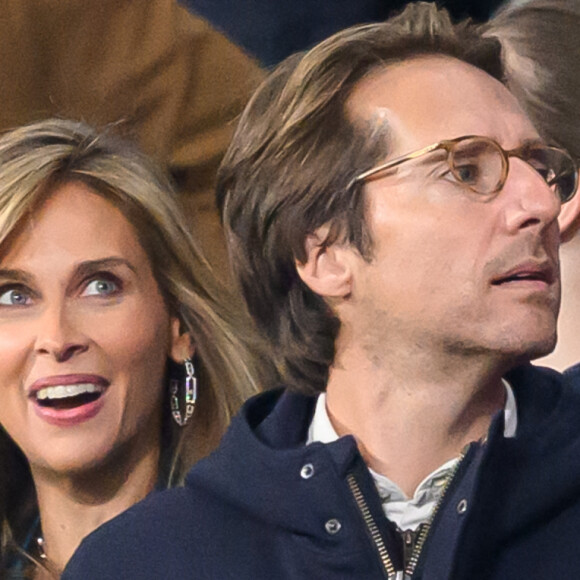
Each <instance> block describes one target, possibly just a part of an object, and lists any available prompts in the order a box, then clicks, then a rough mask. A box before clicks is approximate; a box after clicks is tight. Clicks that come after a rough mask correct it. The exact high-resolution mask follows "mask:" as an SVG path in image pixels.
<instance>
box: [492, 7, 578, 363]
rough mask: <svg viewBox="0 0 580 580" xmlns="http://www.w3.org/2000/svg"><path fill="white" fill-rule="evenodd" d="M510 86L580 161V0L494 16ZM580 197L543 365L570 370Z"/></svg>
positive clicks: (568, 225) (565, 215)
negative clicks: (554, 333) (552, 345)
mask: <svg viewBox="0 0 580 580" xmlns="http://www.w3.org/2000/svg"><path fill="white" fill-rule="evenodd" d="M486 28H487V29H488V32H487V33H488V34H490V35H493V36H497V37H498V38H499V39H500V40H501V43H502V51H503V58H504V61H505V64H506V74H507V78H508V86H509V88H510V90H511V91H512V92H513V93H514V94H515V95H516V96H517V98H518V99H519V101H520V102H521V104H522V105H523V107H524V108H525V110H526V112H527V113H528V115H529V117H530V118H531V119H532V121H533V122H534V124H535V125H536V127H537V129H538V130H539V131H540V133H541V134H542V135H543V136H544V138H545V139H546V140H548V141H550V142H553V143H556V144H558V145H561V146H562V147H564V148H566V149H567V150H568V151H569V152H570V153H571V154H572V156H573V157H574V158H575V159H576V160H577V161H578V160H580V0H515V1H514V2H508V3H507V4H506V5H505V6H504V7H502V9H501V10H500V11H499V12H498V13H497V14H496V15H495V16H494V17H493V18H492V20H491V21H490V22H489V24H488V25H486ZM579 214H580V196H579V195H576V197H575V198H573V199H572V200H571V201H570V202H569V203H567V204H565V205H563V206H562V212H561V214H560V218H559V221H560V229H561V235H562V241H563V245H562V246H561V249H560V261H561V269H562V307H561V310H560V317H559V321H558V344H557V346H556V350H555V351H554V352H553V353H552V354H551V355H549V356H547V357H545V358H543V359H540V360H539V361H536V362H537V363H538V364H545V365H547V366H552V367H554V368H557V369H559V370H564V369H566V368H567V367H570V366H571V365H574V364H577V363H578V362H579V361H580V334H579V332H578V321H579V320H580V233H579V231H580V217H579Z"/></svg>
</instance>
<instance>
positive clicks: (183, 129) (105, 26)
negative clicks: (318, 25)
mask: <svg viewBox="0 0 580 580" xmlns="http://www.w3.org/2000/svg"><path fill="white" fill-rule="evenodd" d="M0 14H1V15H2V18H0V54H1V55H2V58H1V59H0V102H2V107H0V131H1V130H6V129H12V128H14V127H17V126H21V125H23V124H26V123H30V122H32V121H36V120H40V119H45V118H47V117H51V116H59V117H64V118H71V119H83V120H85V121H86V122H87V123H89V124H90V125H92V126H96V127H100V126H103V125H105V124H109V123H119V125H120V130H123V131H124V133H125V134H126V135H128V136H130V137H131V138H133V139H135V140H136V141H137V142H138V143H139V144H140V146H141V148H142V149H143V150H144V151H145V152H146V153H147V154H149V155H150V156H152V157H153V158H155V160H156V161H157V162H158V163H160V164H161V165H162V166H163V167H164V168H165V169H168V170H169V171H171V173H172V174H173V176H174V178H175V180H176V181H177V185H178V188H179V190H180V192H181V193H182V194H183V203H184V208H185V211H186V214H187V219H188V220H189V221H190V222H191V224H192V227H195V230H196V236H197V237H198V238H199V239H200V241H201V243H202V245H203V248H204V250H205V252H206V254H207V255H208V257H209V258H210V260H211V261H212V262H213V263H214V264H216V265H217V267H218V270H220V271H222V270H223V269H225V260H223V257H224V256H225V254H224V253H223V252H222V247H223V245H222V236H221V229H220V226H219V220H218V218H217V213H216V211H215V210H214V205H215V204H214V201H213V183H214V175H215V172H216V170H217V167H218V165H219V162H220V159H221V157H222V155H223V153H224V152H225V149H226V147H227V145H228V143H229V141H230V137H231V132H232V130H233V127H232V124H231V122H232V120H233V119H235V117H236V116H237V115H238V114H239V113H240V112H241V110H242V108H243V106H244V105H245V103H246V100H247V98H248V97H249V95H250V94H251V92H252V91H253V89H254V88H255V87H256V86H257V84H258V83H259V81H260V80H261V79H262V71H261V69H260V67H259V65H258V64H257V63H256V62H255V61H254V60H253V59H252V58H250V57H249V56H248V55H247V54H245V53H244V52H243V51H242V50H241V49H239V48H238V47H237V46H235V45H234V44H233V43H232V42H230V41H229V40H228V39H226V37H225V36H223V35H222V34H220V33H219V32H217V31H216V30H215V29H213V28H212V26H210V25H209V24H208V23H207V22H206V21H204V20H203V19H201V18H200V17H198V16H196V15H195V14H193V13H192V12H191V11H188V10H187V9H186V8H185V7H183V6H182V5H180V4H178V2H177V0H139V1H133V2H129V1H118V0H99V2H84V1H82V0H58V1H55V0H34V1H33V0H0Z"/></svg>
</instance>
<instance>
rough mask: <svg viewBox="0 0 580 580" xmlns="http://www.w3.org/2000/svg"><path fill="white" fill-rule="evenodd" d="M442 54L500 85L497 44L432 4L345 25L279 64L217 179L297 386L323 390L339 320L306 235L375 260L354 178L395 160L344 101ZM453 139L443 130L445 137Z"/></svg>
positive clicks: (261, 319) (241, 277)
mask: <svg viewBox="0 0 580 580" xmlns="http://www.w3.org/2000/svg"><path fill="white" fill-rule="evenodd" d="M423 55H444V56H450V57H453V58H457V59H460V60H462V61H465V62H467V63H469V64H472V65H474V66H476V67H478V68H480V69H482V70H484V71H485V72H487V73H489V74H490V75H492V76H493V77H495V78H498V79H501V78H502V76H503V74H502V66H501V60H500V50H499V44H498V43H497V42H496V41H495V40H493V39H484V38H482V37H481V36H480V35H479V33H478V32H477V30H476V29H475V28H474V27H473V26H471V25H470V24H469V23H463V24H460V25H454V24H453V23H452V22H451V20H450V18H449V15H448V13H447V12H446V11H444V10H439V9H437V7H436V6H435V5H434V4H429V3H417V4H411V5H409V6H408V7H407V8H406V9H405V10H404V12H402V13H401V14H400V15H399V16H396V17H394V18H392V19H390V20H388V21H386V22H384V23H380V24H370V25H362V26H357V27H354V28H350V29H347V30H344V31H342V32H340V33H338V34H336V35H334V36H332V37H330V38H329V39H327V40H326V41H324V42H322V43H321V44H319V45H318V46H316V47H314V48H313V49H312V50H310V51H309V52H307V53H305V54H299V55H295V56H293V57H290V58H289V59H288V60H286V61H285V62H283V63H282V64H281V65H279V67H278V68H276V69H275V70H274V71H273V72H272V73H271V74H270V76H269V77H268V78H267V79H266V81H265V82H264V83H263V84H262V85H261V87H260V88H259V89H258V91H257V92H256V93H255V94H254V96H253V98H252V100H251V101H250V103H249V104H248V106H247V107H246V110H245V111H244V113H243V115H242V117H241V120H240V122H239V125H238V127H237V130H236V133H235V135H234V138H233V141H232V144H231V146H230V148H229V151H228V153H227V154H226V157H225V159H224V161H223V163H222V166H221V168H220V171H219V173H218V186H217V199H218V205H219V207H220V211H221V213H222V219H223V223H224V226H225V229H226V236H227V241H228V246H229V252H230V259H231V263H232V267H233V270H234V274H235V276H236V278H237V279H238V281H239V283H240V285H241V289H242V291H243V294H244V296H245V299H246V301H247V304H248V308H249V311H250V313H251V315H252V316H253V317H254V319H255V320H256V322H257V324H258V326H259V327H260V328H261V329H262V330H263V331H264V332H265V333H266V334H267V336H268V338H269V340H270V342H271V345H272V348H273V350H274V353H275V356H276V360H277V363H278V365H279V368H280V370H281V371H282V375H283V377H284V379H285V381H286V383H287V385H288V386H289V387H291V388H294V389H297V390H301V391H302V392H307V393H317V392H320V391H322V390H324V388H325V386H326V382H327V378H328V369H329V366H330V365H331V363H332V361H333V358H334V342H335V339H336V336H337V333H338V330H339V327H340V322H339V321H338V320H337V319H336V317H335V316H334V315H333V313H332V311H331V310H330V308H329V306H328V305H327V304H326V302H325V301H324V300H323V299H322V298H321V297H320V296H319V295H317V294H315V293H314V292H312V291H311V290H310V289H309V288H308V287H307V286H306V285H305V284H304V283H303V282H302V280H301V279H300V277H299V276H298V274H297V271H296V266H295V264H296V261H298V262H304V261H305V260H306V254H305V246H304V244H305V239H306V236H307V235H308V234H311V233H313V232H315V231H316V230H317V229H318V228H319V227H320V226H323V225H326V226H328V228H329V234H328V237H327V239H326V241H325V244H331V243H332V242H334V241H337V240H340V241H344V242H345V243H349V244H352V245H353V246H354V247H355V248H357V250H358V251H359V252H360V253H361V255H362V256H363V257H364V258H366V259H369V260H370V259H372V239H371V238H370V236H369V233H368V231H367V228H366V226H365V219H364V214H365V207H364V187H362V186H355V187H349V183H350V182H351V180H352V179H353V178H354V177H355V176H356V175H358V174H359V173H361V172H362V171H365V170H367V169H369V168H370V167H372V166H373V165H375V164H376V163H377V162H378V161H379V160H382V159H384V158H385V156H386V155H387V154H388V128H387V138H385V135H384V134H383V133H381V134H380V135H378V134H377V135H375V136H372V135H370V133H371V131H369V130H368V129H367V128H366V127H364V126H357V124H355V123H353V121H352V120H349V118H348V116H347V114H346V111H345V104H346V102H347V100H348V98H349V96H350V94H351V93H352V90H353V88H354V87H355V86H356V84H357V83H358V82H359V81H360V80H361V79H362V78H363V77H365V76H366V75H368V74H369V73H371V72H373V71H375V70H377V69H380V68H384V67H388V66H389V65H391V64H393V63H397V62H401V61H405V60H407V59H410V58H413V57H417V56H423ZM443 137H445V136H444V135H442V138H443Z"/></svg>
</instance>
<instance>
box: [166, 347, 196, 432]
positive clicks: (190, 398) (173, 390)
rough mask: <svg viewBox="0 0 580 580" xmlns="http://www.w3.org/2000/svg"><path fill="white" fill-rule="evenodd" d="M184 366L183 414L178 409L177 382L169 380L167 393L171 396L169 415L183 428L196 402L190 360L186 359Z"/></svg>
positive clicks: (193, 372)
mask: <svg viewBox="0 0 580 580" xmlns="http://www.w3.org/2000/svg"><path fill="white" fill-rule="evenodd" d="M183 364H184V365H185V412H184V414H182V413H181V409H180V408H179V382H180V381H179V380H177V379H170V381H169V392H170V395H171V414H172V415H173V419H174V420H175V422H176V423H177V424H178V425H179V426H180V427H184V426H185V425H186V424H187V422H188V421H189V419H190V418H191V416H192V415H193V410H194V408H195V401H196V400H197V378H196V377H195V369H194V368H193V362H191V359H190V358H186V359H185V361H184V363H183Z"/></svg>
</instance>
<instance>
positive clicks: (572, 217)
mask: <svg viewBox="0 0 580 580" xmlns="http://www.w3.org/2000/svg"><path fill="white" fill-rule="evenodd" d="M579 215H580V192H578V193H577V194H576V195H575V196H574V197H573V198H572V199H571V200H570V201H567V202H566V203H564V204H562V209H561V210H560V215H559V216H558V223H559V224H560V237H561V239H562V242H568V241H569V240H571V239H572V238H573V237H574V234H576V232H577V231H578V230H579V229H580V218H579V217H578V216H579Z"/></svg>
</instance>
